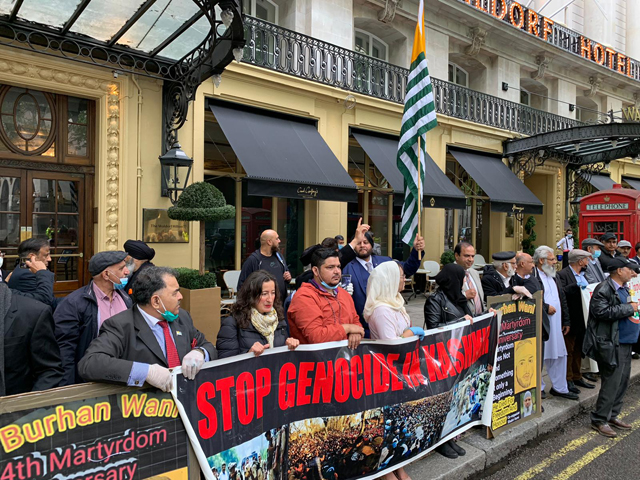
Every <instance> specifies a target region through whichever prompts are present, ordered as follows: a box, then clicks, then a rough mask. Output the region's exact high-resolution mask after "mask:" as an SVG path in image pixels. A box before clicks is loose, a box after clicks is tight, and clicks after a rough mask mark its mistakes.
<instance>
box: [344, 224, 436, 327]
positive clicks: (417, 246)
mask: <svg viewBox="0 0 640 480" xmlns="http://www.w3.org/2000/svg"><path fill="white" fill-rule="evenodd" d="M373 245H374V240H373V235H371V232H366V233H365V234H364V238H363V239H362V240H361V241H360V243H359V244H358V246H357V247H356V255H357V258H355V259H354V260H352V261H351V262H349V263H348V264H347V265H346V266H345V267H344V270H343V273H344V274H345V275H351V283H352V284H353V303H354V304H355V307H356V312H358V316H359V317H360V322H361V323H362V325H363V326H364V329H365V332H366V334H367V337H368V336H369V326H368V325H367V322H366V321H365V320H364V318H362V310H363V309H364V304H365V302H366V301H367V283H368V281H369V275H370V274H371V272H373V269H374V268H376V267H377V266H378V265H380V264H381V263H384V262H391V261H393V259H392V258H391V257H385V256H382V255H376V254H374V253H373ZM422 250H424V238H422V237H421V236H420V235H416V238H415V240H414V242H413V249H412V250H411V254H410V255H409V259H408V260H407V261H406V262H400V266H401V267H402V270H403V271H404V274H405V276H406V278H409V277H411V276H413V274H414V273H416V271H417V270H418V268H420V256H419V253H418V252H421V251H422Z"/></svg>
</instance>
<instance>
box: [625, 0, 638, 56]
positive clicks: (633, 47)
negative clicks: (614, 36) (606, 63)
mask: <svg viewBox="0 0 640 480" xmlns="http://www.w3.org/2000/svg"><path fill="white" fill-rule="evenodd" d="M638 18H640V2H637V1H635V2H634V1H628V2H627V37H626V52H625V54H626V55H627V56H629V57H632V58H636V59H637V58H640V29H639V28H638Z"/></svg>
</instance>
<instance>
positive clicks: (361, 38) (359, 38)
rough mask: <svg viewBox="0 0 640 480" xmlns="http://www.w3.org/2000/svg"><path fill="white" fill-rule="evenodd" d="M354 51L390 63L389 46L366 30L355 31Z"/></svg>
mask: <svg viewBox="0 0 640 480" xmlns="http://www.w3.org/2000/svg"><path fill="white" fill-rule="evenodd" d="M353 48H354V50H355V51H356V52H359V53H363V54H365V55H368V56H370V57H373V58H377V59H378V60H383V61H385V62H387V61H389V46H388V45H387V44H386V43H385V42H383V41H382V40H380V39H379V38H378V37H376V36H375V35H373V34H372V33H369V32H367V31H365V30H360V29H358V28H356V29H355V39H354V47H353Z"/></svg>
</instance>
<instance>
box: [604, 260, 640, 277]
mask: <svg viewBox="0 0 640 480" xmlns="http://www.w3.org/2000/svg"><path fill="white" fill-rule="evenodd" d="M625 267H627V268H630V269H631V270H633V271H634V272H636V273H640V265H638V264H637V263H636V262H632V261H631V260H629V259H628V258H626V257H614V258H613V260H610V261H609V267H608V268H607V272H615V271H616V270H617V269H619V268H625Z"/></svg>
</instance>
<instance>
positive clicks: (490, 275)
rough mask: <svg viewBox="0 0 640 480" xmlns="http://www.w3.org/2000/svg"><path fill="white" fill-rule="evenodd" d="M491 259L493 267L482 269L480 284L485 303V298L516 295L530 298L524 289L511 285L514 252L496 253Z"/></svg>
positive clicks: (514, 270) (513, 273) (488, 266)
mask: <svg viewBox="0 0 640 480" xmlns="http://www.w3.org/2000/svg"><path fill="white" fill-rule="evenodd" d="M491 258H492V259H493V265H487V266H486V267H484V274H483V276H482V282H481V283H482V289H483V290H484V301H485V303H486V301H487V298H489V297H496V296H498V295H505V294H514V293H517V294H519V295H525V296H527V297H530V296H531V293H529V291H528V290H527V289H526V288H525V287H523V286H521V285H516V286H512V285H511V277H513V276H514V275H515V273H516V252H498V253H494V254H493V255H491Z"/></svg>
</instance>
